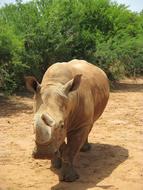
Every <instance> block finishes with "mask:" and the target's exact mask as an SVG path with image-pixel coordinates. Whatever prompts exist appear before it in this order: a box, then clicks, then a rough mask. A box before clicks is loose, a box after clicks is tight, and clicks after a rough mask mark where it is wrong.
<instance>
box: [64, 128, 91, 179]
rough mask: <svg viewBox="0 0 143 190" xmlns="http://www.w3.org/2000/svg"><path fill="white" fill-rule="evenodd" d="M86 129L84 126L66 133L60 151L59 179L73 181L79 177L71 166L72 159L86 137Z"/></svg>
mask: <svg viewBox="0 0 143 190" xmlns="http://www.w3.org/2000/svg"><path fill="white" fill-rule="evenodd" d="M87 130H88V128H86V127H84V128H82V129H78V130H76V131H74V132H71V133H69V134H68V135H67V145H66V146H65V147H64V149H63V151H62V168H61V176H60V181H66V182H73V181H75V180H77V179H78V178H79V175H78V173H77V172H76V170H75V168H74V166H73V161H74V159H75V157H76V156H77V154H78V153H79V151H80V148H81V147H82V146H83V144H84V142H85V140H86V138H87V135H88V131H87Z"/></svg>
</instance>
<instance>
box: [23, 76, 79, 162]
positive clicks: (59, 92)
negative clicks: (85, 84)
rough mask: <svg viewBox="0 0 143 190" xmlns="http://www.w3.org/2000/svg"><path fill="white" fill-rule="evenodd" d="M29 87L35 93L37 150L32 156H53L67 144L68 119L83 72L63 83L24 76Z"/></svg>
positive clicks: (50, 157)
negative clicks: (65, 142)
mask: <svg viewBox="0 0 143 190" xmlns="http://www.w3.org/2000/svg"><path fill="white" fill-rule="evenodd" d="M25 80H26V86H27V88H28V89H29V90H30V91H32V92H34V132H35V143H36V146H35V150H34V152H33V156H34V157H35V158H37V157H41V156H42V157H43V156H46V157H47V158H49V159H52V157H53V156H54V154H55V153H56V152H57V151H58V150H59V147H60V146H61V145H62V144H63V143H64V140H65V137H66V133H67V118H68V114H69V113H70V111H71V110H72V107H73V105H74V102H73V98H74V96H75V93H72V95H71V92H73V91H76V90H77V89H78V87H79V85H80V81H81V75H75V77H74V78H73V79H71V80H70V81H68V82H66V83H65V84H61V83H57V82H56V83H52V82H49V83H48V82H47V83H46V84H43V83H42V84H39V82H38V81H37V80H36V78H35V77H32V76H28V77H25Z"/></svg>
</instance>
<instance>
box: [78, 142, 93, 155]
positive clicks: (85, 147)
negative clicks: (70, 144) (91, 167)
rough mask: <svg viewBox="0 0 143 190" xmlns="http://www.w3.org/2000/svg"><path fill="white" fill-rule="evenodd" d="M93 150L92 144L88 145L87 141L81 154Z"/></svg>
mask: <svg viewBox="0 0 143 190" xmlns="http://www.w3.org/2000/svg"><path fill="white" fill-rule="evenodd" d="M90 149H91V144H90V143H88V140H86V141H85V143H84V145H83V146H82V147H81V149H80V151H81V152H88V151H89V150H90Z"/></svg>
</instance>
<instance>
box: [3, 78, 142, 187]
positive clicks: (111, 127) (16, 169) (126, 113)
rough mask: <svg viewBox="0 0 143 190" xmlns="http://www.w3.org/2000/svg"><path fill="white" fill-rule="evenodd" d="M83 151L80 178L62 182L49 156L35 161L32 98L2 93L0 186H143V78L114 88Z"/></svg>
mask: <svg viewBox="0 0 143 190" xmlns="http://www.w3.org/2000/svg"><path fill="white" fill-rule="evenodd" d="M89 141H90V142H91V143H92V150H91V151H90V152H87V153H80V156H79V157H78V158H77V161H76V168H77V171H78V173H79V174H80V179H79V180H77V181H76V182H73V183H64V182H62V183H61V182H59V180H58V175H57V174H56V172H55V171H52V169H51V168H50V161H49V160H46V159H45V160H34V159H33V158H32V157H31V152H32V149H33V147H34V142H33V112H32V99H31V98H30V97H28V96H12V97H10V98H8V99H7V98H4V97H3V96H0V190H36V189H39V190H50V189H52V190H101V189H108V190H142V189H143V168H142V166H143V79H137V80H136V81H133V80H126V81H122V82H121V83H120V84H118V85H117V89H116V90H114V91H113V92H111V95H110V100H109V103H108V105H107V108H106V110H105V112H104V114H103V115H102V117H101V118H100V119H99V120H98V121H97V122H96V123H95V125H94V128H93V129H92V131H91V134H90V138H89Z"/></svg>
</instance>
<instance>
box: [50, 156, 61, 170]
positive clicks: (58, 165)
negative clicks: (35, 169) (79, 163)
mask: <svg viewBox="0 0 143 190" xmlns="http://www.w3.org/2000/svg"><path fill="white" fill-rule="evenodd" d="M51 164H52V167H53V168H56V169H60V168H61V167H62V160H61V158H59V157H57V156H55V157H54V158H53V159H52V160H51Z"/></svg>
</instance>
